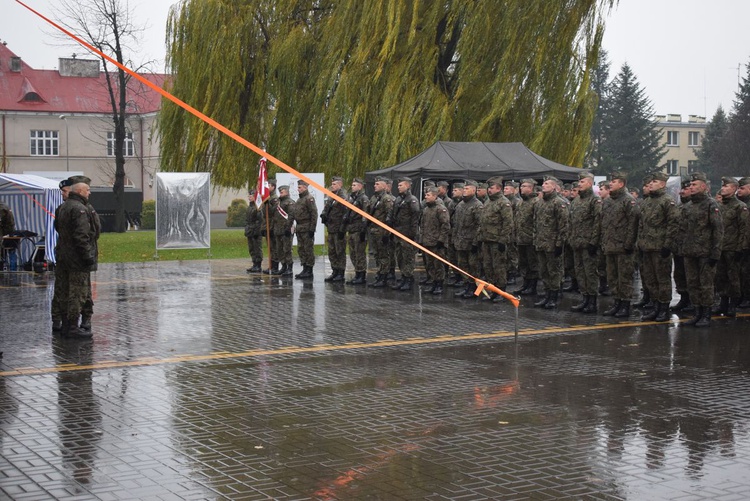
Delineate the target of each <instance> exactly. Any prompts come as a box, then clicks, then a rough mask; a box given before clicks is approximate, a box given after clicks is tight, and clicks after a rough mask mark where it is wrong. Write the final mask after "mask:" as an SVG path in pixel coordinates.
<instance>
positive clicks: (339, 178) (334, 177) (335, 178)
mask: <svg viewBox="0 0 750 501" xmlns="http://www.w3.org/2000/svg"><path fill="white" fill-rule="evenodd" d="M336 181H338V182H340V183H343V182H344V178H343V177H341V176H333V177H332V178H331V182H332V183H335V182H336Z"/></svg>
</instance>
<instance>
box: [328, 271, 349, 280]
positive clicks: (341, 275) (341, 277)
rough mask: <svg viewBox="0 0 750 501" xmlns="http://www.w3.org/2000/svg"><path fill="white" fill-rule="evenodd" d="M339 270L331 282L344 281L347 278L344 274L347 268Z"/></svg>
mask: <svg viewBox="0 0 750 501" xmlns="http://www.w3.org/2000/svg"><path fill="white" fill-rule="evenodd" d="M337 271H338V273H336V276H335V277H333V279H332V280H331V282H343V281H344V280H346V277H345V276H344V272H345V271H346V270H337Z"/></svg>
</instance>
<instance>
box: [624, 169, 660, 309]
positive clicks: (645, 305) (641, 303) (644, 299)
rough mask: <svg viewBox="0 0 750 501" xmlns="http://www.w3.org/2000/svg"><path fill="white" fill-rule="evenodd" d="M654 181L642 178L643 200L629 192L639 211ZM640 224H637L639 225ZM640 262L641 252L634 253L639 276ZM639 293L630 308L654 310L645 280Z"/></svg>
mask: <svg viewBox="0 0 750 501" xmlns="http://www.w3.org/2000/svg"><path fill="white" fill-rule="evenodd" d="M653 180H654V176H653V174H646V175H645V176H643V198H637V197H636V196H635V195H633V191H632V189H631V190H630V194H631V195H633V198H635V204H636V205H637V206H638V208H639V209H640V207H641V205H642V204H643V201H644V200H645V199H646V198H648V194H649V186H650V184H651V181H653ZM640 224H641V223H639V225H640ZM642 261H643V251H640V250H639V251H638V252H636V255H635V269H636V270H638V272H639V274H642V273H643V268H642ZM641 291H642V292H643V295H642V296H641V299H639V300H638V301H637V302H635V303H632V304H631V306H632V307H633V308H641V309H643V310H655V309H656V307H657V305H656V304H654V301H652V300H651V291H649V289H648V284H647V283H646V280H643V278H642V277H641ZM648 315H649V316H650V315H651V312H649V313H648Z"/></svg>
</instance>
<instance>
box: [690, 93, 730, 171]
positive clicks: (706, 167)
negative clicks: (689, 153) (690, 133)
mask: <svg viewBox="0 0 750 501" xmlns="http://www.w3.org/2000/svg"><path fill="white" fill-rule="evenodd" d="M728 128H729V121H728V119H727V115H726V113H724V108H722V107H721V106H719V107H718V108H717V109H716V113H714V116H713V118H711V121H710V122H709V123H708V125H707V126H706V132H705V133H704V135H703V141H702V142H701V147H700V149H699V150H697V151H696V152H695V155H696V156H697V157H698V168H699V169H700V170H701V171H703V172H705V173H706V174H708V175H709V177H710V178H711V180H712V181H714V182H716V181H717V180H719V179H720V178H721V177H722V176H724V175H731V174H730V173H728V172H727V170H726V169H727V167H729V165H728V158H727V152H726V142H725V141H726V133H727V129H728Z"/></svg>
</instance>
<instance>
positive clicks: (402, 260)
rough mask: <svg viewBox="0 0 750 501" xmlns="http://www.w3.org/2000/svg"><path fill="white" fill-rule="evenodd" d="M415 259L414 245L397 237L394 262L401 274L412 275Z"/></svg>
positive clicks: (408, 276)
mask: <svg viewBox="0 0 750 501" xmlns="http://www.w3.org/2000/svg"><path fill="white" fill-rule="evenodd" d="M415 260H416V251H415V249H414V246H413V245H412V244H410V243H408V242H406V241H404V240H401V239H400V238H399V239H398V241H397V242H396V264H397V265H398V271H400V272H401V275H402V276H404V277H406V278H411V277H412V276H414V262H415Z"/></svg>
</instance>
